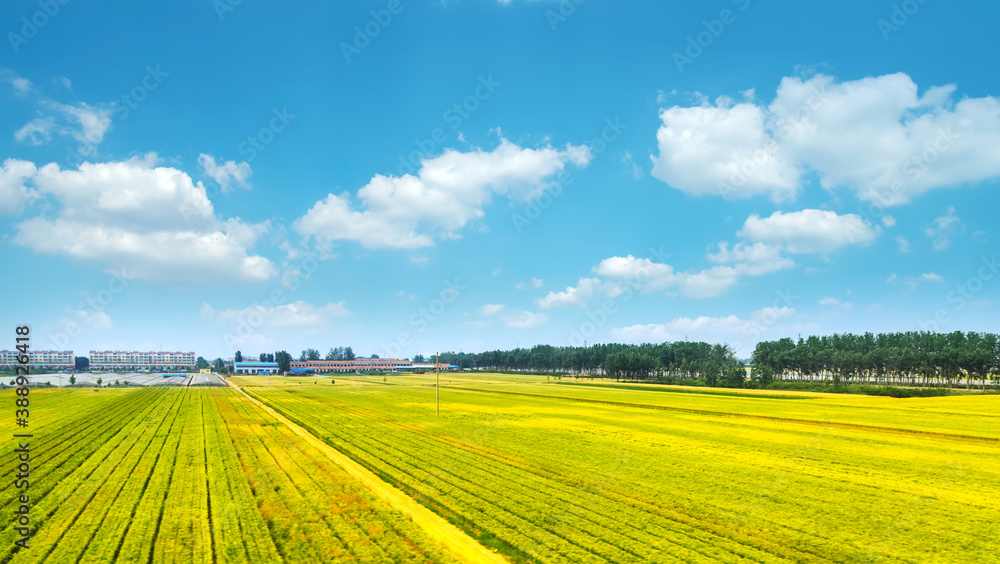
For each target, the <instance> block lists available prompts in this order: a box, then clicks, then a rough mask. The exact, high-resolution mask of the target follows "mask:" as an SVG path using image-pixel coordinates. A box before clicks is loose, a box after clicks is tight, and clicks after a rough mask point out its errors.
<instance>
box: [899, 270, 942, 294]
mask: <svg viewBox="0 0 1000 564" xmlns="http://www.w3.org/2000/svg"><path fill="white" fill-rule="evenodd" d="M885 281H886V283H887V284H895V283H896V282H902V283H903V284H904V285H906V286H908V287H909V288H910V289H911V290H916V289H917V287H918V286H920V283H921V282H931V283H935V284H936V283H939V282H943V281H944V278H941V276H939V275H937V274H935V273H933V272H925V273H924V274H921V275H920V276H908V277H906V278H903V279H900V278H899V276H898V275H896V274H893V275H892V276H890V277H888V278H886V279H885Z"/></svg>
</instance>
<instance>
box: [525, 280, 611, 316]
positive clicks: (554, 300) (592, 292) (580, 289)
mask: <svg viewBox="0 0 1000 564" xmlns="http://www.w3.org/2000/svg"><path fill="white" fill-rule="evenodd" d="M602 287H603V282H601V280H600V279H599V278H581V279H580V280H579V282H577V284H576V286H567V287H566V289H565V290H563V291H562V292H549V293H548V294H546V295H545V297H542V298H539V299H538V300H536V303H537V304H538V307H540V308H542V309H552V308H555V307H566V306H579V307H583V306H585V305H586V304H587V302H588V301H590V300H591V299H592V298H593V297H595V296H597V295H598V294H599V293H600V292H601V288H602Z"/></svg>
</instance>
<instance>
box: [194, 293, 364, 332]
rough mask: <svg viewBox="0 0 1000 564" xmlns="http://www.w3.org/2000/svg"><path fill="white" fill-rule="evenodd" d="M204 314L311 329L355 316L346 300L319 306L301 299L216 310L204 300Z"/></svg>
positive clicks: (231, 322)
mask: <svg viewBox="0 0 1000 564" xmlns="http://www.w3.org/2000/svg"><path fill="white" fill-rule="evenodd" d="M201 315H202V316H203V317H205V318H207V319H212V320H214V321H216V322H217V323H219V324H220V325H224V326H228V327H237V326H239V325H240V324H241V323H248V324H249V325H250V326H251V327H265V328H267V327H274V328H297V329H303V328H305V329H310V328H321V327H328V326H330V325H332V324H333V323H334V322H335V321H336V320H337V319H341V318H345V317H351V316H352V315H353V314H352V313H351V312H350V311H348V310H347V308H346V307H345V306H344V302H343V301H339V302H331V303H328V304H326V305H324V306H319V307H317V306H315V305H313V304H310V303H308V302H305V301H302V300H299V301H297V302H293V303H290V304H283V305H275V306H272V305H263V304H259V305H252V306H249V307H245V308H242V309H227V310H223V311H216V310H215V309H214V308H212V306H210V305H208V304H207V303H204V304H202V307H201Z"/></svg>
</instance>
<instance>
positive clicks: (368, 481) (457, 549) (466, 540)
mask: <svg viewBox="0 0 1000 564" xmlns="http://www.w3.org/2000/svg"><path fill="white" fill-rule="evenodd" d="M226 383H228V384H229V386H230V387H232V388H233V389H234V390H236V391H237V392H239V393H240V395H242V396H243V397H245V398H246V399H248V400H250V401H251V402H252V403H253V404H254V405H256V406H257V407H260V408H261V409H263V410H264V411H265V412H266V413H267V414H268V415H270V416H271V417H274V418H275V419H277V420H278V421H280V422H281V423H282V424H283V425H285V426H286V427H288V428H289V429H291V431H292V432H293V433H295V434H296V435H298V436H300V437H302V438H303V439H305V441H306V442H308V443H309V444H311V445H312V446H314V447H316V448H318V449H319V450H320V452H322V453H323V454H325V455H326V456H327V458H329V459H330V460H332V461H333V462H334V463H336V464H337V465H338V466H340V467H341V468H343V469H344V470H345V471H346V472H347V473H348V474H350V475H351V476H353V477H354V478H356V479H357V480H359V481H360V482H361V483H362V484H364V486H365V488H367V489H368V490H369V491H371V492H372V493H373V494H375V495H377V496H378V497H379V498H381V499H382V500H383V501H385V502H386V503H388V504H389V505H390V506H391V507H392V508H393V509H396V510H397V511H400V512H402V513H403V514H404V515H406V516H408V517H410V518H411V519H413V522H414V523H416V525H417V526H419V527H420V528H421V529H423V530H424V532H425V533H427V535H428V536H430V537H431V538H432V539H434V540H436V541H438V542H439V543H441V544H442V545H443V546H445V548H447V549H448V550H450V551H451V552H452V553H453V554H454V555H455V556H456V557H457V558H459V559H460V560H462V561H464V562H475V563H480V562H483V563H490V564H507V560H506V559H504V558H503V557H502V556H500V555H499V554H497V553H495V552H492V551H491V550H489V549H488V548H486V547H484V546H483V545H481V544H479V542H478V541H476V540H475V539H473V538H472V537H470V536H469V535H467V534H465V533H464V532H462V531H461V530H460V529H459V528H458V527H456V526H455V525H452V524H451V523H449V522H448V521H447V520H445V519H444V518H443V517H441V516H440V515H438V514H437V513H434V512H433V511H431V510H430V509H428V508H426V507H424V506H423V505H420V504H419V503H417V502H416V500H414V499H413V498H411V497H410V496H408V495H406V494H405V493H403V492H402V491H401V490H399V489H397V488H396V487H395V486H392V485H391V484H389V483H387V482H385V481H383V480H382V479H381V478H379V477H378V476H376V475H375V474H373V473H372V472H371V471H370V470H368V469H367V468H365V467H363V466H361V465H360V464H358V463H357V462H355V461H354V459H352V458H350V457H348V456H346V455H344V454H343V453H341V452H340V451H338V450H337V449H335V448H333V447H331V446H330V445H328V444H326V443H325V442H323V441H322V440H320V438H319V437H317V436H316V435H313V434H312V433H310V432H309V431H307V430H305V429H303V428H302V427H300V426H299V425H298V424H296V423H294V422H293V421H291V420H290V419H288V418H287V417H285V416H284V415H282V414H280V413H278V412H277V411H275V410H274V409H272V408H271V407H270V406H268V405H267V404H265V403H263V402H261V401H260V400H258V399H256V398H254V397H253V396H251V395H250V394H248V393H246V392H245V391H243V388H241V387H240V386H238V385H237V384H236V383H235V382H232V381H230V380H227V381H226Z"/></svg>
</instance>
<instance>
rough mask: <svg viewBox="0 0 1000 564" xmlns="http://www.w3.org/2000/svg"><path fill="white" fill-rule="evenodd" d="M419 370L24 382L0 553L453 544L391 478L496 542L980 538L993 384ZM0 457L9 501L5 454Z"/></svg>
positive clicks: (322, 550)
mask: <svg viewBox="0 0 1000 564" xmlns="http://www.w3.org/2000/svg"><path fill="white" fill-rule="evenodd" d="M432 378H433V375H431V374H422V375H409V376H403V375H391V376H388V377H385V378H383V377H382V376H347V377H344V376H337V377H336V383H335V384H331V381H330V379H328V378H322V377H315V378H314V377H301V378H297V377H273V376H272V377H271V379H270V381H271V385H270V386H268V385H267V383H268V379H267V378H264V377H237V378H235V379H234V381H235V382H236V383H237V384H239V385H240V386H241V387H242V391H239V390H235V389H232V388H229V387H224V388H194V387H191V388H171V387H152V388H134V389H120V388H119V389H101V390H99V391H95V390H92V389H39V390H35V391H33V392H32V398H33V404H32V405H33V409H32V425H33V426H34V427H35V428H36V430H35V432H36V435H35V438H34V439H33V441H34V442H33V443H32V444H33V454H32V456H33V458H32V460H33V465H32V485H31V488H30V492H31V494H32V499H33V500H34V505H33V507H32V509H31V512H32V513H31V515H32V522H33V527H35V529H34V531H33V536H32V539H31V544H30V549H28V550H18V551H15V550H14V549H13V543H12V542H8V543H7V544H6V545H5V546H4V547H3V549H2V552H0V562H109V561H121V562H247V563H249V562H333V561H337V562H351V561H357V562H453V561H458V560H463V559H466V560H473V559H470V558H467V557H468V554H466V553H463V551H462V550H461V549H456V548H455V547H456V546H462V545H460V544H459V545H454V544H448V543H446V542H443V541H442V537H441V536H438V535H436V534H432V533H431V532H429V529H428V528H427V525H426V522H423V521H422V520H421V518H420V513H419V511H415V510H413V509H412V507H411V508H410V509H406V507H404V506H405V505H406V504H405V503H402V502H400V499H399V497H402V498H405V501H408V502H409V503H410V504H412V505H413V506H414V507H417V508H418V509H419V510H422V511H424V512H428V509H429V510H430V511H433V512H434V514H436V516H440V517H444V518H445V519H447V520H448V521H450V522H451V523H453V524H454V525H456V526H457V527H458V529H456V533H457V534H459V535H460V536H462V537H463V538H465V539H466V540H468V541H469V542H472V543H473V544H475V542H476V541H477V542H478V544H479V545H482V546H484V547H487V548H488V551H496V552H497V553H498V554H500V555H502V556H503V558H505V559H507V560H510V561H513V562H717V561H723V562H743V561H747V562H848V561H851V562H853V561H866V562H925V561H940V562H969V561H988V560H990V559H991V558H994V555H995V554H996V553H997V552H998V551H1000V541H998V540H997V539H996V537H995V535H992V534H990V533H989V524H990V523H995V522H997V521H998V520H1000V427H998V426H997V424H996V422H997V417H998V414H997V409H996V408H997V406H998V404H1000V401H998V399H1000V398H997V396H994V395H966V396H946V397H933V398H908V399H895V398H887V397H867V396H844V395H833V394H814V393H804V392H780V391H757V390H722V389H713V388H704V387H702V388H686V387H680V386H657V385H649V384H643V385H638V384H616V383H613V382H607V381H600V380H595V381H583V380H578V381H576V382H574V381H572V380H570V379H568V378H564V379H562V380H555V379H552V380H551V381H550V380H549V379H547V378H546V377H544V376H518V375H500V374H468V373H455V374H442V375H441V390H440V392H441V415H440V417H438V416H436V415H435V405H434V398H435V390H434V388H433V386H432V385H430V384H431V383H432V380H431V379H432ZM243 392H246V393H247V394H248V395H244V393H243ZM254 400H256V401H254ZM257 402H260V403H259V404H258V403H257ZM8 436H10V435H9V434H8ZM331 447H332V449H331ZM11 450H12V448H10V449H8V452H10V451H11ZM338 457H339V458H338ZM353 466H357V467H358V468H359V469H360V471H361V473H359V471H358V470H356V469H352V468H353ZM364 472H367V473H368V475H367V476H368V477H367V478H366V477H365V475H363V473H364ZM3 473H4V476H5V479H4V487H3V495H0V508H2V509H3V511H5V513H7V514H11V513H12V510H13V508H14V507H13V503H14V500H15V496H14V494H15V490H14V487H13V480H11V477H12V474H13V473H14V468H13V465H12V464H10V463H8V464H6V465H5V466H4V467H3ZM375 482H381V483H382V484H386V483H387V484H388V485H386V487H387V488H389V489H390V490H391V491H390V492H389V493H386V491H388V490H381V489H380V488H379V487H378V484H376V483H375ZM392 492H397V493H398V497H396V498H393V494H392ZM403 494H405V495H403ZM406 496H409V497H406ZM413 500H416V502H417V503H419V505H416V504H413ZM428 514H430V513H429V512H428ZM414 516H416V517H414ZM440 517H438V518H440ZM2 526H3V528H4V532H5V534H6V535H7V538H12V537H13V531H12V528H13V524H12V523H11V522H10V520H8V521H6V522H5V523H3V525H2ZM459 530H461V531H464V533H465V535H461V533H460V532H459ZM471 539H475V541H472V540H471ZM477 546H478V545H477ZM484 552H487V551H484Z"/></svg>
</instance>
